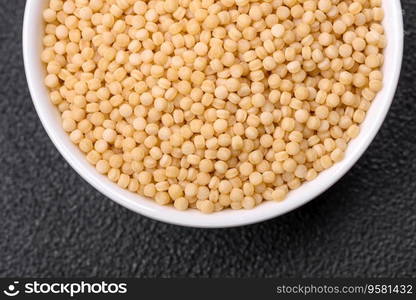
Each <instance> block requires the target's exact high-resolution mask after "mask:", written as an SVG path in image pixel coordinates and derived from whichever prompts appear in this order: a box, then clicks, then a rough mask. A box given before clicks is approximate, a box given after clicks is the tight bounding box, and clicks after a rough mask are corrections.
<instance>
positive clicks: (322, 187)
mask: <svg viewBox="0 0 416 300" xmlns="http://www.w3.org/2000/svg"><path fill="white" fill-rule="evenodd" d="M42 1H43V2H42ZM42 1H40V0H27V2H26V7H25V14H24V22H23V58H24V66H25V73H26V78H27V82H28V86H29V90H30V94H31V98H32V102H33V104H34V106H35V109H36V112H37V114H38V116H39V118H40V120H41V122H42V125H43V127H44V129H45V131H46V132H47V134H48V136H49V138H50V139H51V140H52V142H53V143H54V145H55V147H56V148H57V149H58V151H59V152H60V153H61V155H62V156H63V157H64V159H65V160H66V161H67V162H68V163H69V164H70V165H71V167H72V168H73V169H74V170H75V171H76V172H77V173H78V174H79V175H80V176H81V177H82V178H83V179H84V180H85V181H87V182H88V183H89V184H90V185H92V186H93V187H94V188H95V189H96V190H98V191H99V192H101V193H102V194H104V195H105V196H107V197H108V198H110V199H111V200H113V201H115V202H116V203H118V204H120V205H122V206H124V207H126V208H128V209H130V210H132V211H134V212H136V213H139V214H141V215H144V216H146V217H150V218H152V219H155V220H158V221H162V222H166V223H170V224H175V225H180V226H188V227H198V228H227V227H236V226H244V225H249V224H253V223H258V222H262V221H266V220H268V219H271V218H275V217H278V216H280V215H283V214H285V213H288V212H290V211H292V210H294V209H296V208H298V207H300V206H302V205H304V204H306V203H308V202H309V201H311V200H312V199H314V198H315V197H317V196H318V195H319V194H321V193H323V192H324V191H326V190H327V189H328V188H330V187H331V186H332V185H333V184H335V183H336V182H337V181H338V180H339V179H340V178H341V177H342V176H343V175H345V173H347V172H348V171H349V170H350V169H351V167H352V166H353V165H354V164H355V163H356V162H357V160H358V159H359V158H360V157H361V156H362V155H363V153H364V152H365V151H366V149H367V148H368V146H369V145H370V143H371V142H372V141H373V139H374V138H375V136H376V134H377V133H378V131H379V129H380V127H381V125H382V123H383V121H384V119H385V117H386V115H387V112H388V110H389V108H390V106H391V103H392V101H393V98H394V94H395V91H396V88H397V84H398V80H399V76H400V70H401V64H402V57H403V18H402V10H401V4H400V0H383V5H385V4H386V3H388V4H387V5H388V6H389V8H391V9H389V10H387V11H388V13H386V14H385V15H386V19H387V18H388V19H389V21H388V22H387V21H385V29H386V33H387V35H388V37H387V38H388V40H389V42H388V44H387V48H389V52H390V53H391V54H393V55H389V56H387V55H386V57H388V59H389V64H388V66H390V67H391V72H388V74H387V76H386V77H385V78H384V80H383V83H384V87H383V89H382V91H380V92H379V94H378V95H377V97H376V99H375V100H373V102H375V101H376V100H377V99H378V100H379V101H378V102H380V101H381V100H382V102H381V105H379V107H377V108H373V111H375V109H378V110H379V111H378V112H374V113H373V114H375V116H374V118H373V119H372V120H371V123H370V122H367V119H369V117H368V116H366V121H364V124H365V126H366V131H365V132H361V133H360V135H359V137H357V138H356V139H355V140H353V141H352V142H350V144H349V146H348V149H347V155H346V157H345V158H344V160H343V161H342V162H340V163H337V164H336V165H334V166H333V167H331V168H329V169H328V170H326V171H324V172H322V173H320V174H319V176H318V177H317V178H316V179H315V180H313V181H311V182H308V183H304V184H302V186H301V187H300V188H298V189H297V190H295V191H291V193H290V194H289V195H288V197H287V199H285V201H282V202H279V203H271V202H266V203H262V204H261V205H259V206H258V207H256V208H254V209H252V210H238V211H235V210H224V211H221V212H217V213H214V214H211V215H204V214H202V213H200V212H198V211H196V210H188V211H185V212H182V211H177V210H175V209H174V208H172V207H165V206H159V205H158V204H156V203H154V201H150V200H148V199H146V198H144V197H142V196H139V195H137V194H133V193H131V192H128V191H126V190H124V189H122V188H120V187H118V186H117V185H116V184H114V183H112V182H111V181H109V180H108V179H106V178H104V176H103V175H100V174H98V172H97V171H96V170H95V168H93V167H92V166H90V165H89V164H88V163H87V162H86V160H85V156H84V154H81V153H78V152H77V151H79V150H74V149H76V147H75V146H74V145H72V143H71V142H70V141H69V137H68V135H67V134H66V133H64V132H63V129H62V128H60V129H59V128H58V129H56V127H54V125H53V124H52V122H53V121H51V120H52V119H53V118H54V117H52V116H51V112H50V108H51V107H53V105H52V104H51V103H50V101H49V100H48V97H47V95H46V97H45V90H46V87H45V86H44V84H43V78H42V76H41V74H42V70H41V69H42V67H40V68H39V65H41V62H40V59H34V57H35V58H36V56H37V55H39V52H40V50H36V49H35V50H33V49H34V48H33V47H35V48H36V47H40V45H41V43H40V42H41V41H40V39H38V38H36V36H38V35H36V34H33V32H34V31H36V29H34V28H39V27H41V25H42V24H41V19H42V18H41V16H40V14H39V12H40V11H41V10H42V8H41V7H42V6H44V5H45V3H46V1H47V0H42ZM386 24H388V26H389V28H388V29H387V28H386ZM36 26H38V27H36ZM38 30H40V29H38ZM387 48H386V50H387ZM37 57H39V56H37ZM386 65H387V64H386V63H385V66H384V67H386ZM384 67H383V68H384ZM387 77H389V78H388V80H387ZM45 98H46V99H45ZM379 98H380V99H381V98H382V99H381V100H380V99H379ZM42 101H43V102H42ZM379 104H380V103H379ZM373 106H374V103H373V104H372V105H371V107H370V111H371V109H372V107H373ZM53 108H54V107H53ZM54 109H55V108H54ZM364 124H363V125H364ZM367 127H368V128H367ZM352 143H354V144H355V145H354V147H355V148H354V149H350V148H351V144H352ZM81 155H82V156H84V159H82V158H80V157H81ZM311 183H313V184H311ZM301 189H303V191H300V190H301ZM292 193H295V194H296V196H293V197H292V196H291V194H292ZM292 198H293V199H292Z"/></svg>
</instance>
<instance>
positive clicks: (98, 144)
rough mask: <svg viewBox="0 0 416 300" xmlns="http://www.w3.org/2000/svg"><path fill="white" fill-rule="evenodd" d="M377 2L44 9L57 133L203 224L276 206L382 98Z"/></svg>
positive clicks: (238, 0) (74, 4)
mask: <svg viewBox="0 0 416 300" xmlns="http://www.w3.org/2000/svg"><path fill="white" fill-rule="evenodd" d="M381 2H382V1H381V0H344V1H343V0H263V1H256V0H254V1H253V0H149V1H145V0H144V1H141V0H50V2H49V7H48V8H47V9H45V10H44V12H43V17H44V20H45V23H46V27H45V36H44V37H43V45H44V50H43V53H42V57H41V59H42V61H43V62H44V63H45V65H46V70H47V76H46V77H45V85H46V86H47V87H48V88H49V89H50V99H51V101H52V103H53V104H54V105H56V106H57V107H58V109H59V111H60V112H61V114H62V126H63V128H64V130H65V131H66V132H68V134H69V136H70V138H71V140H72V142H73V143H75V144H76V145H78V147H79V149H80V150H81V151H82V152H84V153H85V155H86V158H87V160H88V161H89V162H90V163H91V164H92V165H94V166H95V167H96V169H97V171H98V172H99V173H101V174H103V175H106V176H108V178H109V179H110V180H111V181H113V182H115V183H117V184H118V185H119V186H120V187H122V188H124V189H128V190H129V191H131V192H134V193H138V194H140V195H143V196H145V197H148V198H150V199H153V200H154V201H156V202H157V203H159V204H161V205H173V206H174V207H175V208H176V209H179V210H186V209H188V208H196V209H199V210H200V211H202V212H203V213H212V212H216V211H220V210H223V209H227V208H231V209H252V208H253V207H255V206H256V205H259V204H260V203H261V202H263V201H282V200H284V198H285V197H286V195H287V193H288V192H289V191H290V190H293V189H296V188H298V187H299V186H300V185H301V184H302V183H303V182H305V181H311V180H313V179H314V178H316V176H317V175H318V174H319V172H321V171H323V170H325V169H328V168H330V167H332V166H333V165H334V164H335V163H337V162H339V161H341V160H342V159H343V157H344V153H345V150H346V148H347V145H348V142H349V141H350V140H351V139H353V138H355V137H356V136H357V135H358V134H359V132H360V124H361V123H362V122H363V121H364V118H365V115H366V111H367V110H368V109H369V107H370V105H371V102H372V100H373V99H374V97H375V96H376V94H377V92H378V91H380V89H381V88H382V81H383V80H382V79H383V76H382V73H381V71H380V68H381V65H382V64H383V59H384V58H383V54H382V53H383V48H384V47H385V45H386V39H385V36H384V31H383V27H382V25H381V21H382V20H383V10H382V8H381Z"/></svg>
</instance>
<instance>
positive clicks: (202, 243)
mask: <svg viewBox="0 0 416 300" xmlns="http://www.w3.org/2000/svg"><path fill="white" fill-rule="evenodd" d="M402 4H403V8H404V14H405V15H404V18H405V29H406V42H405V59H404V65H403V70H402V75H401V80H400V84H399V87H398V91H397V94H396V97H395V100H394V103H393V106H392V109H391V111H390V113H389V115H388V118H387V120H386V122H385V123H384V125H383V127H382V129H381V131H380V132H379V134H378V136H377V138H376V139H375V141H374V142H373V143H372V145H371V147H370V148H369V150H368V151H367V152H366V154H365V155H364V156H363V157H362V158H361V160H360V161H359V162H358V163H357V164H356V165H355V167H354V168H353V169H352V170H351V171H350V172H349V173H348V174H347V175H346V176H345V177H344V178H343V179H342V180H341V181H339V182H338V183H337V184H336V185H335V186H334V187H333V188H331V189H330V190H329V191H328V192H326V193H325V194H323V195H321V196H320V197H319V198H317V199H316V200H314V201H312V202H311V203H310V204H308V205H306V206H304V207H303V208H301V209H298V210H296V211H294V212H292V213H289V214H287V215H285V216H283V217H280V218H277V219H274V220H271V221H268V222H265V223H261V224H257V225H252V226H247V227H242V228H233V229H222V230H201V229H190V228H182V227H178V226H173V225H167V224H163V223H160V222H156V221H153V220H150V219H148V218H145V217H142V216H140V215H137V214H135V213H133V212H130V211H128V210H127V209H124V208H122V207H120V206H118V205H116V204H115V203H113V202H112V201H111V200H109V199H107V198H106V197H104V196H103V195H101V194H100V193H98V192H97V191H95V190H94V189H93V188H92V187H90V186H89V185H88V184H87V183H86V182H84V181H83V180H82V179H81V178H80V177H79V176H78V175H77V174H76V173H75V171H73V170H72V169H71V168H70V167H69V166H68V164H67V163H66V162H65V161H64V159H63V158H62V157H61V156H60V155H59V154H58V152H57V150H56V149H55V148H54V146H53V145H52V142H51V141H50V140H49V138H48V137H47V135H46V133H45V131H44V129H43V128H42V126H41V124H40V121H39V119H38V117H37V115H36V113H35V110H34V108H33V105H32V103H31V99H30V95H29V91H28V89H27V86H26V79H25V75H24V70H23V59H22V51H21V29H22V20H23V10H24V5H25V1H24V0H0V276H117V277H118V276H123V277H125V276H137V277H188V276H192V277H219V276H222V277H223V276H226V277H263V276H267V277H277V276H279V277H289V276H314V277H332V276H343V277H352V276H360V277H365V276H377V277H379V276H416V233H415V231H416V202H415V201H416V155H415V154H416V123H415V122H416V117H415V114H416V105H415V95H416V92H415V83H416V80H415V76H416V72H415V67H416V62H415V59H416V52H415V49H416V35H415V29H416V22H415V21H416V2H415V1H413V0H403V1H402Z"/></svg>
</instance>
